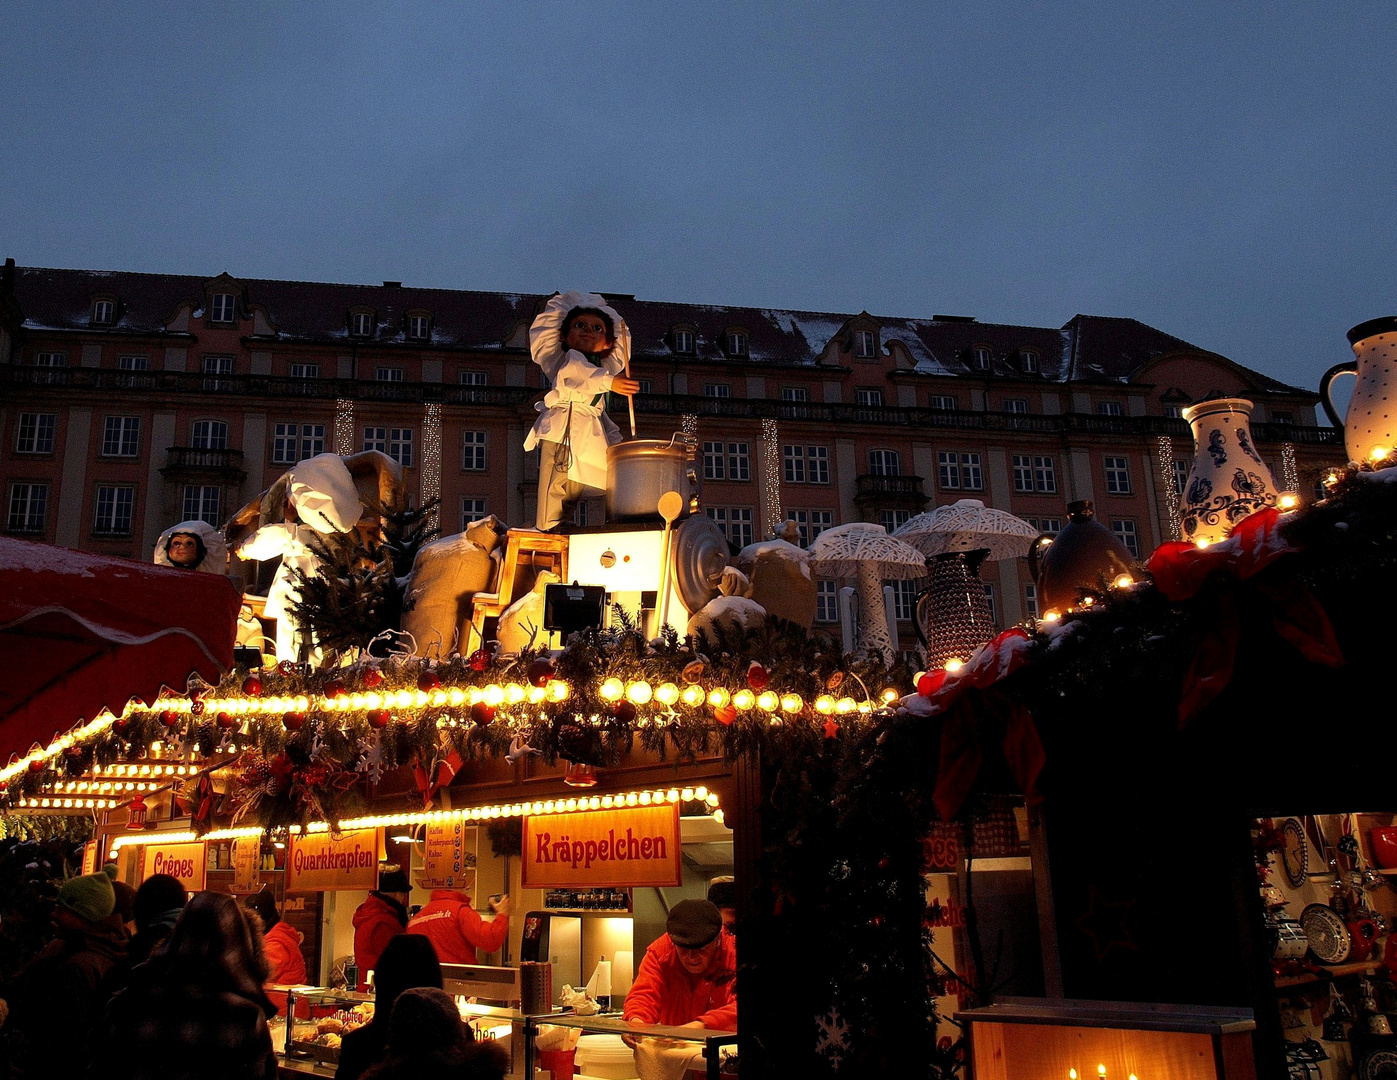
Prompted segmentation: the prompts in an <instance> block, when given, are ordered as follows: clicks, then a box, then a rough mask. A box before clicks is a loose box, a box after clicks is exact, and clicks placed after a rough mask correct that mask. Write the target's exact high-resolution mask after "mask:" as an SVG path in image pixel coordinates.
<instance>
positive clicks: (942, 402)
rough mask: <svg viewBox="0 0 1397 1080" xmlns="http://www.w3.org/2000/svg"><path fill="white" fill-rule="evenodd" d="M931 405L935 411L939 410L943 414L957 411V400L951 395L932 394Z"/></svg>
mask: <svg viewBox="0 0 1397 1080" xmlns="http://www.w3.org/2000/svg"><path fill="white" fill-rule="evenodd" d="M929 404H930V405H931V407H932V408H933V409H939V410H940V411H942V412H955V411H956V399H955V397H954V396H953V395H951V394H932V395H931V398H930V400H929Z"/></svg>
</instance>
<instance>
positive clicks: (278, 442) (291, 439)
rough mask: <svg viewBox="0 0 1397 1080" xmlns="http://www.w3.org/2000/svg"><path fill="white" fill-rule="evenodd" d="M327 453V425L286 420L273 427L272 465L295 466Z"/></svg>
mask: <svg viewBox="0 0 1397 1080" xmlns="http://www.w3.org/2000/svg"><path fill="white" fill-rule="evenodd" d="M323 453H325V425H324V424H304V423H300V422H297V421H290V420H284V421H280V422H278V423H275V424H273V425H272V464H274V465H295V464H296V463H297V462H301V461H305V460H306V458H312V457H315V456H316V455H317V454H323Z"/></svg>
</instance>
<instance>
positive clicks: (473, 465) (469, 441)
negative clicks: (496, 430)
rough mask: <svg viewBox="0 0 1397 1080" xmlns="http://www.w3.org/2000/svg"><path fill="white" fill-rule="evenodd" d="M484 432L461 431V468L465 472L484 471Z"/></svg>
mask: <svg viewBox="0 0 1397 1080" xmlns="http://www.w3.org/2000/svg"><path fill="white" fill-rule="evenodd" d="M485 434H486V433H485V432H483V431H463V432H461V468H462V469H464V470H465V471H466V472H484V471H485V447H486V440H485Z"/></svg>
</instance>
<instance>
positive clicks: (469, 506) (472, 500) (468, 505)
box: [461, 495, 490, 529]
mask: <svg viewBox="0 0 1397 1080" xmlns="http://www.w3.org/2000/svg"><path fill="white" fill-rule="evenodd" d="M489 516H490V512H489V511H488V510H487V509H486V508H485V500H484V499H483V498H481V497H479V496H476V495H466V496H465V497H463V498H462V499H461V528H463V529H464V528H465V527H466V526H467V525H469V524H470V523H471V522H472V521H479V520H480V519H481V518H484V517H489Z"/></svg>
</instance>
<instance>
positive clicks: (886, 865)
mask: <svg viewBox="0 0 1397 1080" xmlns="http://www.w3.org/2000/svg"><path fill="white" fill-rule="evenodd" d="M892 865H893V861H892V859H890V858H888V857H887V856H886V855H884V856H883V857H882V858H881V859H879V860H878V869H879V870H889V869H891V868H892Z"/></svg>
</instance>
